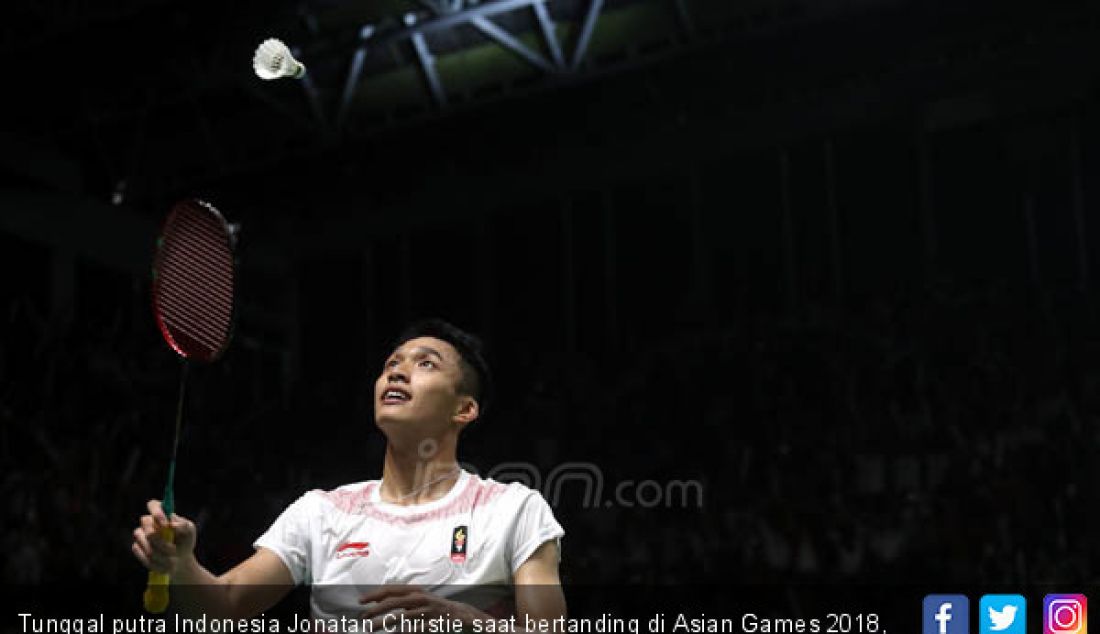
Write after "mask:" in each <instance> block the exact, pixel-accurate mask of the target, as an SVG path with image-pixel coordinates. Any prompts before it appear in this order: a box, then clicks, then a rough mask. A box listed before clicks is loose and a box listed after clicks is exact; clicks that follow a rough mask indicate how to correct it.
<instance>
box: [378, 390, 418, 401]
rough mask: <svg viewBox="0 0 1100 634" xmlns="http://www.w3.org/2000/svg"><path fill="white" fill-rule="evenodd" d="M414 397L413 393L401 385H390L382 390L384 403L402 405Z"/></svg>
mask: <svg viewBox="0 0 1100 634" xmlns="http://www.w3.org/2000/svg"><path fill="white" fill-rule="evenodd" d="M411 399H412V394H409V392H408V391H407V390H404V389H402V388H399V387H388V388H386V390H385V391H384V392H382V404H383V405H400V404H402V403H407V402H409V400H411Z"/></svg>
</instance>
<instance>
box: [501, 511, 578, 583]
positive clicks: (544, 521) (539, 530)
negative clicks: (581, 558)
mask: <svg viewBox="0 0 1100 634" xmlns="http://www.w3.org/2000/svg"><path fill="white" fill-rule="evenodd" d="M563 535H565V529H563V528H562V527H561V524H559V523H558V520H556V519H555V518H554V512H553V511H552V510H551V509H550V505H549V504H547V503H546V500H545V499H544V498H543V497H542V495H540V494H539V493H538V492H537V491H529V492H528V494H527V496H526V497H525V498H524V500H523V502H522V503H521V504H520V507H519V510H518V511H517V512H516V523H515V525H514V530H513V531H512V534H511V536H510V537H509V550H510V551H511V560H512V561H511V566H512V574H515V572H516V570H518V569H519V567H520V566H522V565H523V563H524V562H526V561H527V559H528V558H529V557H530V556H531V555H532V554H533V553H534V552H535V551H536V550H538V547H539V546H542V545H543V544H545V543H546V542H548V541H550V540H552V539H553V540H555V541H557V544H558V561H559V562H560V561H561V538H562V536H563Z"/></svg>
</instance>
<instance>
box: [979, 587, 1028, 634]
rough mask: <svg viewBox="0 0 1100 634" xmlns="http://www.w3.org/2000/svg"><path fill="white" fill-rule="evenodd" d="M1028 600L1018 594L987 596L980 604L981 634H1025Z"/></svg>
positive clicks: (983, 597)
mask: <svg viewBox="0 0 1100 634" xmlns="http://www.w3.org/2000/svg"><path fill="white" fill-rule="evenodd" d="M1025 623H1027V599H1025V598H1023V597H1022V596H1020V595H1018V594H986V595H983V596H982V600H981V602H980V603H979V604H978V632H980V633H981V634H993V633H996V634H1024V632H1025V629H1026V626H1025Z"/></svg>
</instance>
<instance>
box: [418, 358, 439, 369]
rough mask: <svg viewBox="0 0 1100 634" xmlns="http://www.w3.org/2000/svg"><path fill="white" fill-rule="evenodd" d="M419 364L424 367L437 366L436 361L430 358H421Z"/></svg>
mask: <svg viewBox="0 0 1100 634" xmlns="http://www.w3.org/2000/svg"><path fill="white" fill-rule="evenodd" d="M417 365H419V366H420V367H422V368H434V367H436V366H435V361H432V360H430V359H421V360H420V363H418V364H417Z"/></svg>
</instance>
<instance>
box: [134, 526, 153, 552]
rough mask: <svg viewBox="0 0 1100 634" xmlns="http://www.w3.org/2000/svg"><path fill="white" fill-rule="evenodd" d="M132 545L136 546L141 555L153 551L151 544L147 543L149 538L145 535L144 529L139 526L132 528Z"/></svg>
mask: <svg viewBox="0 0 1100 634" xmlns="http://www.w3.org/2000/svg"><path fill="white" fill-rule="evenodd" d="M134 546H136V547H137V548H138V549H139V550H140V551H141V553H142V554H143V555H147V554H149V553H151V552H153V548H152V546H150V545H149V540H148V539H147V538H146V537H145V531H143V530H141V529H140V528H135V529H134Z"/></svg>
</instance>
